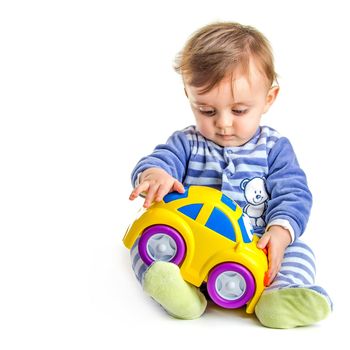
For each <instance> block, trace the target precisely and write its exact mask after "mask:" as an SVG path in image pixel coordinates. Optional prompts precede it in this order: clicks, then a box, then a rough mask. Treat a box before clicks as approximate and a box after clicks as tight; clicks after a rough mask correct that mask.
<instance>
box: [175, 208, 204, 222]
mask: <svg viewBox="0 0 350 350" xmlns="http://www.w3.org/2000/svg"><path fill="white" fill-rule="evenodd" d="M202 207H203V204H188V205H185V206H183V207H180V208H179V209H178V211H179V212H181V213H182V214H185V215H186V216H188V217H190V218H191V219H193V220H196V219H197V216H198V214H199V212H200V211H201V209H202Z"/></svg>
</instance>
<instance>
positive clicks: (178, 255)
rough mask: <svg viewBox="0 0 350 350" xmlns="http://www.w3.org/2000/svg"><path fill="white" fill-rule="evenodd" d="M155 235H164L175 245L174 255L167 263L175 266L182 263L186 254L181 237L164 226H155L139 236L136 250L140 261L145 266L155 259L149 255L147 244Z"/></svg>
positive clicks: (173, 230) (170, 228)
mask: <svg viewBox="0 0 350 350" xmlns="http://www.w3.org/2000/svg"><path fill="white" fill-rule="evenodd" d="M157 235H164V236H168V237H170V238H171V239H172V240H173V242H174V243H175V246H176V247H175V250H176V252H175V254H174V256H173V257H172V258H171V259H170V260H163V261H169V262H172V263H174V264H176V265H180V264H181V262H182V261H183V259H184V257H185V253H186V245H185V242H184V240H183V238H182V236H181V235H180V234H179V233H178V232H177V231H176V230H175V229H173V228H172V227H169V226H166V225H155V226H151V227H148V228H147V229H146V230H145V231H144V232H143V233H142V235H141V237H140V240H139V244H138V248H139V254H140V257H141V259H142V260H143V261H144V263H145V264H147V265H151V264H152V263H153V262H154V261H156V260H157V259H154V258H153V257H152V255H151V254H149V249H148V248H149V242H150V240H152V239H153V238H154V237H155V236H157Z"/></svg>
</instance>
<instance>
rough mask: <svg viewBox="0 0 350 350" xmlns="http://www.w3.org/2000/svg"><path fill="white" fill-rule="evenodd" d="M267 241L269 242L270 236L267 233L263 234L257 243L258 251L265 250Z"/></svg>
mask: <svg viewBox="0 0 350 350" xmlns="http://www.w3.org/2000/svg"><path fill="white" fill-rule="evenodd" d="M269 241H270V235H269V234H268V233H264V234H263V235H262V236H261V238H260V239H259V241H258V243H257V246H258V248H260V249H263V248H265V247H266V246H267V244H268V243H269Z"/></svg>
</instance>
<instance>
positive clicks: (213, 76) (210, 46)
mask: <svg viewBox="0 0 350 350" xmlns="http://www.w3.org/2000/svg"><path fill="white" fill-rule="evenodd" d="M251 59H253V60H254V63H255V64H256V65H257V67H258V69H259V70H260V71H261V72H262V73H263V74H264V75H265V76H266V78H267V81H268V83H269V84H270V86H271V85H272V84H273V83H274V82H275V81H276V80H277V74H276V72H275V68H274V60H273V54H272V49H271V46H270V43H269V41H268V40H267V39H266V38H265V36H264V35H263V34H262V33H260V32H259V31H258V30H256V29H255V28H253V27H251V26H245V25H242V24H239V23H231V22H219V23H213V24H209V25H207V26H205V27H202V28H200V29H199V30H198V31H197V32H195V33H194V34H193V35H192V36H191V37H190V39H189V40H188V41H187V43H186V45H185V47H184V48H183V50H182V51H181V52H180V53H179V54H178V56H177V57H176V60H175V66H174V68H175V70H176V71H177V72H178V73H180V74H181V75H182V77H183V79H184V81H185V82H186V83H187V84H189V85H191V86H194V87H200V88H203V89H201V93H206V92H208V91H210V90H211V89H212V88H213V87H214V86H216V85H217V84H218V83H220V81H221V80H222V79H223V78H224V77H226V76H227V75H229V74H233V72H234V71H235V69H237V68H240V69H242V70H243V72H244V73H247V72H249V63H250V60H251Z"/></svg>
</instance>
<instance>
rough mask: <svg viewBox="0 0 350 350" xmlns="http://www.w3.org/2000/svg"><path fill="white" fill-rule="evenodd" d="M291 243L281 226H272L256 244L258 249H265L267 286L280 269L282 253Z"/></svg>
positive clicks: (287, 233)
mask: <svg viewBox="0 0 350 350" xmlns="http://www.w3.org/2000/svg"><path fill="white" fill-rule="evenodd" d="M290 242H291V237H290V233H289V231H288V230H286V229H284V228H283V227H281V226H277V225H273V226H271V227H270V228H269V230H268V231H267V232H265V233H264V234H263V235H262V237H261V238H260V240H259V242H258V248H261V249H263V248H267V251H268V261H269V270H268V273H267V284H268V285H270V284H271V283H272V281H273V279H274V278H275V276H276V275H277V273H278V271H279V270H280V268H281V264H282V260H283V256H284V251H285V250H286V248H287V247H288V245H289V244H290Z"/></svg>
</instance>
